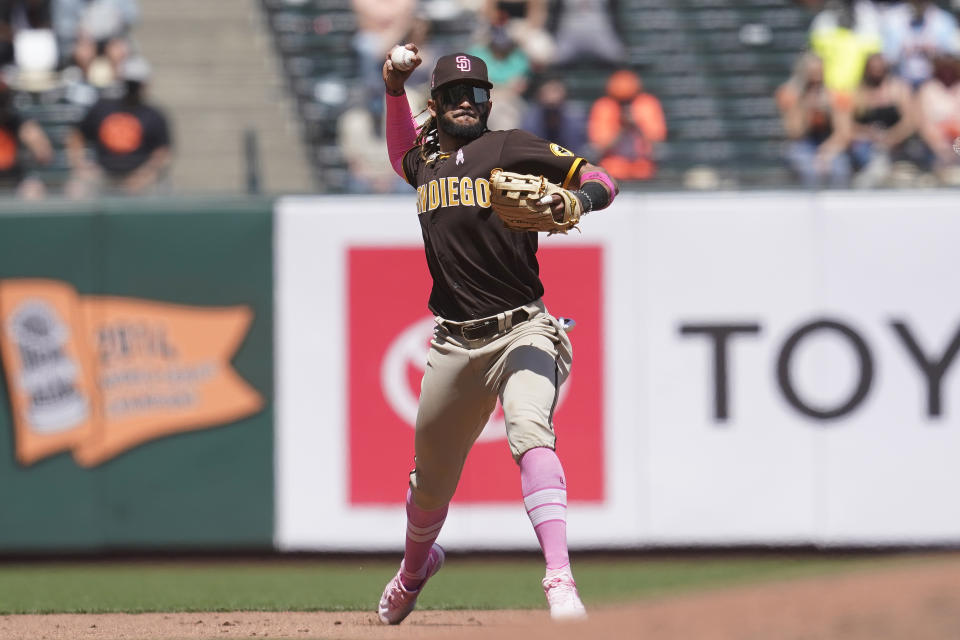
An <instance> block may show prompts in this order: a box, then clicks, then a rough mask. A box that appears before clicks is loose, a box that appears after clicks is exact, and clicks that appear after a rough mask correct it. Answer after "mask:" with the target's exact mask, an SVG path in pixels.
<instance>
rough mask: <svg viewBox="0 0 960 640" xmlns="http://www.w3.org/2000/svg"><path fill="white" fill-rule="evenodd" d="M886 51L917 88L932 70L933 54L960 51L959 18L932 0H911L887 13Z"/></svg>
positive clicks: (904, 76) (897, 68) (908, 80)
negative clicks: (931, 0)
mask: <svg viewBox="0 0 960 640" xmlns="http://www.w3.org/2000/svg"><path fill="white" fill-rule="evenodd" d="M884 27H885V28H884V54H885V55H886V56H887V59H888V60H890V61H891V62H892V63H893V65H894V68H895V70H896V72H897V73H898V74H899V75H900V76H902V77H903V78H905V79H906V80H907V82H909V83H910V84H911V85H912V86H913V87H914V88H917V87H919V86H920V85H921V84H923V83H924V82H925V81H927V80H929V79H930V77H931V75H932V74H933V63H932V60H933V57H934V56H936V55H937V54H939V53H960V40H958V38H960V32H958V30H957V20H956V18H954V17H953V16H952V15H950V13H949V12H947V11H945V10H943V9H941V8H940V7H938V6H937V5H935V4H934V3H932V2H930V1H929V0H909V2H902V3H899V4H897V5H895V6H893V7H890V9H888V10H887V12H886V14H885V16H884Z"/></svg>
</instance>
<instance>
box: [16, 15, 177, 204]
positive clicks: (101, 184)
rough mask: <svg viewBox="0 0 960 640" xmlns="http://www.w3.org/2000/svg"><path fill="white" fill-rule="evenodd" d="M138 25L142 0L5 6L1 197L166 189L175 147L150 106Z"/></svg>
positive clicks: (163, 121)
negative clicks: (52, 116)
mask: <svg viewBox="0 0 960 640" xmlns="http://www.w3.org/2000/svg"><path fill="white" fill-rule="evenodd" d="M138 20H139V7H138V5H137V2H136V0H0V194H4V195H8V194H15V195H17V196H19V197H22V198H25V199H40V198H43V197H45V196H47V195H60V196H65V197H69V198H89V197H95V196H98V195H106V194H145V193H151V192H154V191H156V190H158V189H162V188H163V184H164V181H165V178H166V172H167V168H168V167H169V164H170V162H171V147H172V142H171V138H170V133H169V124H168V121H167V118H166V116H165V114H164V113H163V112H162V111H160V110H159V109H157V108H155V107H153V106H151V105H150V104H149V102H148V100H147V87H148V85H149V80H150V77H151V68H150V65H149V63H148V62H147V61H146V60H145V59H144V58H143V57H142V55H141V54H140V53H139V51H138V47H137V44H136V40H135V28H136V25H137V22H138ZM49 113H53V114H56V116H55V118H56V121H55V123H47V122H45V120H44V118H45V117H46V114H49ZM64 113H67V114H75V115H74V116H72V117H66V118H65V117H64V116H63V115H62V114H64ZM47 124H50V125H51V126H50V127H49V130H50V131H53V130H55V129H56V130H58V131H63V130H64V129H65V133H60V134H59V135H56V136H55V135H51V134H50V132H48V129H47V127H46V125H47ZM54 124H55V125H56V126H54ZM52 138H53V139H52Z"/></svg>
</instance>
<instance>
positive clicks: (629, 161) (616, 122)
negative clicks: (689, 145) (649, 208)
mask: <svg viewBox="0 0 960 640" xmlns="http://www.w3.org/2000/svg"><path fill="white" fill-rule="evenodd" d="M587 135H588V137H589V140H590V144H591V145H593V148H594V149H595V151H596V154H597V159H598V164H601V165H603V167H604V168H605V169H606V170H607V171H608V172H609V173H610V175H611V176H613V177H614V178H617V179H618V180H648V179H650V178H652V177H653V176H654V175H655V174H656V163H655V161H654V151H655V149H656V145H657V143H659V142H663V141H664V140H665V139H666V137H667V123H666V120H665V118H664V116H663V109H662V107H661V106H660V101H659V100H658V99H657V98H656V97H655V96H653V95H651V94H649V93H646V92H645V91H644V90H643V82H642V80H641V79H640V77H639V76H638V75H637V74H635V73H633V72H632V71H628V70H626V69H622V70H620V71H616V72H615V73H613V74H612V75H611V76H610V79H609V80H608V81H607V92H606V95H603V96H601V97H600V98H598V99H597V100H596V101H595V102H594V103H593V105H592V106H591V108H590V116H589V121H588V123H587Z"/></svg>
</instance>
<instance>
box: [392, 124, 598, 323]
mask: <svg viewBox="0 0 960 640" xmlns="http://www.w3.org/2000/svg"><path fill="white" fill-rule="evenodd" d="M583 162H584V160H583V158H580V157H577V156H575V155H574V154H573V153H572V152H570V151H568V150H566V149H564V148H563V147H561V146H559V145H557V144H554V143H552V142H549V141H547V140H544V139H542V138H538V137H537V136H535V135H533V134H530V133H527V132H526V131H522V130H519V129H510V130H507V131H487V132H485V133H484V134H483V135H481V136H480V137H479V138H477V139H476V140H472V141H471V142H469V143H468V144H466V145H464V146H463V147H461V148H460V149H458V150H457V151H454V152H452V153H450V154H440V155H439V156H437V157H435V158H431V159H429V160H424V159H423V158H422V157H421V156H420V147H419V146H418V147H414V148H413V149H411V150H409V151H407V153H406V155H404V157H403V172H404V177H405V179H406V181H407V182H408V183H410V185H411V186H413V187H416V189H417V196H418V197H417V213H418V215H419V217H420V227H421V229H422V232H423V244H424V248H425V250H426V254H427V266H428V268H429V269H430V276H431V277H432V278H433V289H432V291H431V292H430V302H429V307H430V310H431V311H432V312H433V313H434V314H435V315H438V316H441V317H443V318H446V319H448V320H455V321H464V320H472V319H475V318H485V317H488V316H492V315H496V314H498V313H501V312H503V311H506V310H508V309H515V308H517V307H521V306H523V305H526V304H529V303H530V302H533V301H534V300H537V299H539V298H540V297H541V296H542V295H543V283H542V282H541V281H540V266H539V264H538V262H537V255H536V254H537V234H536V232H522V231H511V230H510V229H507V228H506V227H505V226H504V225H503V223H502V222H501V221H500V218H499V217H497V214H496V213H494V211H493V209H491V208H490V171H491V170H493V169H495V168H498V167H499V168H501V169H503V170H504V171H515V172H518V173H532V174H536V175H542V176H544V177H545V178H547V179H548V180H550V181H551V182H553V183H555V184H560V185H563V187H564V188H567V187H569V186H570V183H571V181H573V180H574V179H575V177H576V175H577V170H578V169H579V167H580V166H581V164H582V163H583Z"/></svg>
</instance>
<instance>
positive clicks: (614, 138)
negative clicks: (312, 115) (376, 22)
mask: <svg viewBox="0 0 960 640" xmlns="http://www.w3.org/2000/svg"><path fill="white" fill-rule="evenodd" d="M443 1H444V0H433V2H429V1H426V2H421V3H420V4H414V3H404V2H400V3H392V4H391V10H393V11H394V12H398V13H395V14H394V20H395V21H396V25H402V26H403V27H404V28H402V29H394V30H392V31H391V30H390V29H388V28H387V25H386V24H381V25H380V31H379V33H380V37H378V38H371V36H370V32H369V29H368V28H366V27H363V28H361V30H360V31H359V32H358V35H357V36H356V37H355V39H354V43H355V48H356V51H357V55H358V58H359V59H360V61H361V65H362V66H363V71H362V72H361V76H362V77H363V78H369V82H364V85H365V89H364V90H363V92H362V97H361V98H360V99H359V100H355V101H354V104H353V106H352V107H351V108H348V109H346V111H345V113H344V114H343V115H342V116H341V119H340V123H339V142H340V146H341V148H342V150H343V153H344V155H345V157H346V158H347V163H348V166H349V167H350V168H351V179H350V189H351V190H354V191H358V192H368V191H381V192H392V191H402V190H403V189H404V188H405V186H404V184H403V183H402V181H399V180H398V179H397V178H396V175H395V174H394V172H393V170H392V168H391V167H390V165H389V163H388V161H387V154H386V143H385V141H384V136H383V121H382V101H383V81H382V79H381V78H380V66H381V65H382V64H383V60H384V58H385V56H386V55H387V52H388V51H389V50H390V49H391V48H392V47H393V46H394V45H395V44H398V43H404V42H413V43H415V44H417V46H418V48H419V49H420V53H421V57H423V59H424V62H423V64H422V65H421V67H420V68H419V69H418V70H417V71H416V72H415V74H414V76H412V77H411V79H410V81H408V82H407V95H408V98H409V100H410V103H411V106H412V107H413V109H414V112H415V113H416V112H417V111H420V110H422V109H424V108H425V107H426V101H427V99H428V98H429V85H428V82H429V74H430V70H431V69H432V67H433V64H434V61H435V59H436V58H437V57H438V56H439V55H443V54H445V53H449V52H448V51H436V50H434V47H433V45H432V42H431V39H430V31H431V16H433V15H435V14H436V13H437V12H438V11H440V12H441V13H442V14H443V15H444V17H447V18H448V17H449V16H450V15H451V13H452V14H453V15H460V16H461V17H462V16H463V15H468V16H469V17H470V19H471V20H472V21H473V24H474V27H473V36H472V38H471V39H470V41H468V42H464V43H463V50H464V51H466V52H467V53H470V54H472V55H475V56H478V57H480V58H482V59H483V60H484V61H485V62H486V64H487V70H488V73H489V77H490V81H491V82H492V83H493V85H494V103H495V107H494V109H493V110H492V112H491V115H490V120H489V122H488V126H489V127H490V128H491V129H512V128H524V129H527V130H529V131H532V132H534V133H537V134H538V135H541V136H542V137H545V138H548V139H550V140H551V141H553V142H556V143H557V144H560V145H561V146H564V147H566V148H568V149H570V150H571V151H574V152H575V153H578V154H580V155H584V156H588V157H591V158H595V159H597V160H599V161H601V162H602V163H603V164H604V166H605V167H606V168H607V169H608V170H609V171H610V173H611V175H613V176H614V177H615V178H618V179H621V180H646V179H650V178H652V177H653V176H654V175H655V174H656V166H655V163H654V160H653V159H654V155H655V147H656V145H657V144H658V143H659V142H661V141H663V140H664V139H665V137H666V120H665V118H664V115H663V110H662V108H661V106H660V102H659V101H658V99H657V98H656V97H655V96H653V95H651V94H649V93H646V92H644V90H643V82H642V79H641V78H640V76H639V75H638V74H637V73H636V72H635V71H633V70H630V69H628V68H627V64H626V62H627V61H626V55H625V47H624V45H623V43H622V42H621V39H620V37H619V35H618V33H617V31H616V29H615V28H614V24H613V18H612V14H611V11H610V5H609V0H560V1H559V2H549V3H548V1H547V0H481V1H480V2H478V3H475V4H472V3H468V2H466V1H463V2H457V3H456V6H455V7H453V8H452V9H451V8H450V6H449V5H445V6H444V8H443V9H439V10H438V8H437V5H438V3H440V2H443ZM376 4H377V0H353V9H354V11H355V12H356V13H357V14H358V22H359V24H361V25H369V24H372V23H373V20H372V15H373V14H374V13H375V5H376ZM548 9H549V11H548ZM379 15H383V14H379ZM396 25H395V26H396ZM398 33H402V37H397V34H398ZM371 42H376V47H371V46H370V43H371ZM571 64H573V65H581V66H591V67H592V68H594V69H596V71H597V73H602V74H605V75H607V76H609V79H608V82H607V93H606V95H603V96H597V100H596V102H595V104H592V105H590V108H586V109H585V108H583V106H582V105H579V104H575V103H572V102H571V101H569V100H568V97H567V87H566V85H565V84H564V78H563V69H564V68H565V67H566V66H567V65H571ZM364 111H366V112H368V113H363V112H364ZM420 115H421V117H425V116H424V114H422V113H421V114H420Z"/></svg>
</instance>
